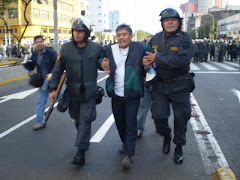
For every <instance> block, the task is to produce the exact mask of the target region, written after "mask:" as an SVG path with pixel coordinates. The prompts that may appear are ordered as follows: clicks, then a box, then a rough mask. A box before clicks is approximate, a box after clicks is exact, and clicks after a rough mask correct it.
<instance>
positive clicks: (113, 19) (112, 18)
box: [109, 10, 119, 31]
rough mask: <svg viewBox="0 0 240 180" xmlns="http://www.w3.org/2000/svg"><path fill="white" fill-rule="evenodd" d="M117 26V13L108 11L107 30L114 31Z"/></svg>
mask: <svg viewBox="0 0 240 180" xmlns="http://www.w3.org/2000/svg"><path fill="white" fill-rule="evenodd" d="M118 26H119V11H117V10H116V11H109V29H111V30H113V31H115V30H116V29H117V27H118Z"/></svg>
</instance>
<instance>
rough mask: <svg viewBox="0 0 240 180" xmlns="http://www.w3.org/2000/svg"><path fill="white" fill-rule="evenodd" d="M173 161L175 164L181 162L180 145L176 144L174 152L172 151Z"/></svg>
mask: <svg viewBox="0 0 240 180" xmlns="http://www.w3.org/2000/svg"><path fill="white" fill-rule="evenodd" d="M174 162H175V163H176V164H182V163H183V152H182V146H176V148H175V152H174Z"/></svg>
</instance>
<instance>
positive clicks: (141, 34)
mask: <svg viewBox="0 0 240 180" xmlns="http://www.w3.org/2000/svg"><path fill="white" fill-rule="evenodd" d="M149 35H151V34H150V33H149V32H146V31H143V30H139V31H137V40H138V41H141V40H142V39H144V38H147V37H148V36H149Z"/></svg>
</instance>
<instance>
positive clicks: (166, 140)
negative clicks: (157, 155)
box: [162, 134, 172, 154]
mask: <svg viewBox="0 0 240 180" xmlns="http://www.w3.org/2000/svg"><path fill="white" fill-rule="evenodd" d="M171 139H172V136H171V134H170V135H168V136H165V137H164V140H163V147H162V150H163V153H164V154H168V153H169V151H170V146H171Z"/></svg>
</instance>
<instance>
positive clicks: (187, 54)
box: [24, 8, 239, 168]
mask: <svg viewBox="0 0 240 180" xmlns="http://www.w3.org/2000/svg"><path fill="white" fill-rule="evenodd" d="M160 16H161V19H160V21H161V25H162V28H163V31H161V32H159V33H157V34H156V35H154V36H152V35H150V36H148V37H147V39H146V41H145V42H134V41H133V40H132V39H133V34H132V29H131V27H130V26H129V25H126V24H121V25H119V26H118V27H117V29H116V37H117V43H116V42H115V43H110V44H109V45H106V46H104V45H101V44H99V43H95V42H94V41H92V40H90V33H91V25H90V23H89V21H88V20H87V19H86V18H85V17H81V18H77V19H76V20H75V21H74V22H73V24H72V41H70V42H67V43H65V44H63V46H62V48H61V51H60V53H59V54H58V56H57V54H56V52H54V50H50V49H51V48H47V46H46V45H45V43H44V38H43V37H42V36H36V37H35V38H34V44H35V46H36V51H33V52H32V57H31V58H30V59H31V61H28V62H27V63H26V64H24V67H25V68H26V69H28V70H29V71H31V70H33V69H34V68H35V67H37V72H38V74H39V75H40V76H41V79H43V82H45V80H46V79H47V80H48V81H47V82H48V86H47V88H46V86H44V88H43V87H41V88H40V89H39V97H38V105H37V124H36V125H35V126H34V127H33V128H34V130H39V129H42V128H45V127H46V126H45V125H46V124H44V120H43V116H44V108H45V104H46V101H47V96H48V94H49V93H50V94H49V98H50V99H51V100H52V102H53V100H54V99H55V98H56V97H55V96H56V90H57V87H58V84H59V81H60V79H61V75H62V74H63V72H64V71H66V75H67V80H66V89H65V91H64V93H63V96H62V99H61V101H62V102H64V103H65V104H64V106H65V109H67V108H68V110H69V114H70V117H71V118H72V119H74V122H75V127H76V130H77V135H76V140H75V146H76V148H77V152H76V154H75V156H74V157H73V160H72V164H74V165H77V166H84V165H85V154H86V151H87V150H88V149H89V146H90V137H91V125H92V123H93V122H94V120H95V119H96V118H97V112H96V92H97V90H98V85H97V76H98V69H100V70H103V71H105V73H106V74H108V75H109V77H108V79H107V80H106V88H105V89H106V92H107V94H108V96H109V97H110V98H111V109H112V112H113V115H114V118H115V123H116V127H117V130H118V133H119V137H120V141H121V144H120V145H119V147H120V148H119V152H120V153H122V154H124V159H123V160H122V161H121V165H122V167H124V168H130V167H131V166H132V163H133V159H132V157H133V156H134V155H135V146H136V141H137V137H142V135H143V131H144V122H145V119H146V115H147V113H148V111H149V110H150V109H151V113H152V119H153V121H154V124H155V129H154V130H153V131H156V132H157V133H158V134H159V135H160V136H162V137H163V141H162V152H163V154H166V155H167V154H169V152H170V150H171V143H172V142H173V143H174V144H175V149H174V154H173V160H174V162H175V163H176V164H182V163H183V146H184V145H185V144H186V142H187V141H186V132H187V124H188V121H189V119H190V117H191V106H190V93H191V92H192V91H193V90H194V88H195V85H194V80H193V77H194V75H193V74H192V73H189V70H190V62H191V60H192V59H194V61H195V62H204V61H207V60H208V56H209V53H210V59H211V60H213V61H220V62H222V61H223V58H224V60H229V61H233V60H236V59H237V56H236V54H238V53H239V46H237V45H236V44H235V42H234V41H231V42H229V43H228V44H225V45H226V48H223V47H224V43H223V42H222V41H221V40H218V41H216V42H214V41H208V40H207V39H204V40H195V41H194V43H193V41H192V40H191V38H190V36H189V35H188V33H186V32H184V31H182V30H181V26H182V17H180V16H179V14H178V12H177V11H176V10H174V9H171V8H167V9H164V10H163V11H162V12H161V13H160ZM224 49H225V51H223V50H224ZM194 51H195V53H194ZM226 54H227V55H226ZM55 60H57V61H56V62H55ZM150 67H152V68H153V69H154V71H155V76H154V77H153V78H152V79H151V80H147V79H146V78H145V74H146V71H147V72H148V71H149V69H150ZM170 107H172V112H173V114H174V116H173V117H174V119H173V121H174V125H173V126H174V127H170V125H169V123H168V121H169V117H170V114H171V108H170ZM172 128H173V129H174V131H173V133H172Z"/></svg>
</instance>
